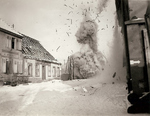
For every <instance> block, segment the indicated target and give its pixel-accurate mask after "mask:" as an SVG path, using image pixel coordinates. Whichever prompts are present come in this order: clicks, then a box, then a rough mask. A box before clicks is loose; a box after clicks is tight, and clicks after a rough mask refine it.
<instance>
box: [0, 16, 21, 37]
mask: <svg viewBox="0 0 150 116" xmlns="http://www.w3.org/2000/svg"><path fill="white" fill-rule="evenodd" d="M0 31H2V32H4V33H7V34H10V35H12V36H16V37H19V38H22V35H21V34H20V33H19V32H17V31H16V30H15V29H14V28H12V27H10V25H8V24H7V23H6V22H4V21H3V20H2V19H0Z"/></svg>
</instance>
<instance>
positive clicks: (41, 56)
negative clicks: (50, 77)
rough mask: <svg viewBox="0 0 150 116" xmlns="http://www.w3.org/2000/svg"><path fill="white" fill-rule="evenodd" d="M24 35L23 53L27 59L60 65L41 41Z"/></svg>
mask: <svg viewBox="0 0 150 116" xmlns="http://www.w3.org/2000/svg"><path fill="white" fill-rule="evenodd" d="M22 35H23V38H22V53H23V55H24V57H25V58H27V59H34V60H40V61H47V62H53V63H58V62H57V61H56V59H55V58H54V57H53V56H52V55H51V54H50V53H49V52H48V51H47V50H46V49H45V48H44V47H43V46H42V45H41V44H40V42H39V41H37V40H35V39H33V38H31V37H28V36H26V35H24V34H22Z"/></svg>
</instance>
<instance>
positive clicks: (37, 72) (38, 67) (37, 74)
mask: <svg viewBox="0 0 150 116" xmlns="http://www.w3.org/2000/svg"><path fill="white" fill-rule="evenodd" d="M35 69H36V71H35V75H36V76H37V77H39V76H40V65H39V64H36V67H35Z"/></svg>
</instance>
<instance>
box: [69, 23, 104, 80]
mask: <svg viewBox="0 0 150 116" xmlns="http://www.w3.org/2000/svg"><path fill="white" fill-rule="evenodd" d="M96 34H97V25H96V23H95V22H93V21H90V20H88V21H84V22H82V23H81V25H80V28H79V30H78V31H77V33H76V35H75V36H76V37H77V41H78V43H80V44H81V45H82V47H81V49H80V52H77V53H75V54H73V55H72V56H70V58H69V59H70V69H71V79H81V78H89V77H92V76H94V75H95V74H96V72H97V71H99V72H100V71H102V70H103V69H104V65H105V61H104V57H103V54H102V53H101V52H100V51H98V48H97V36H96Z"/></svg>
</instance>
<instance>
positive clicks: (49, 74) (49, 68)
mask: <svg viewBox="0 0 150 116" xmlns="http://www.w3.org/2000/svg"><path fill="white" fill-rule="evenodd" d="M48 76H49V77H50V76H51V66H48Z"/></svg>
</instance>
